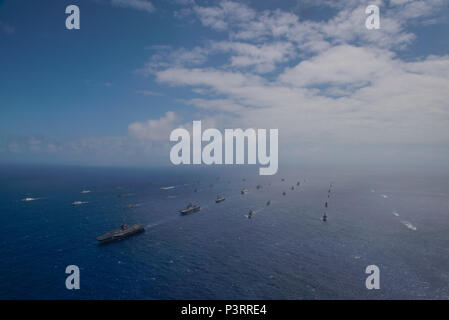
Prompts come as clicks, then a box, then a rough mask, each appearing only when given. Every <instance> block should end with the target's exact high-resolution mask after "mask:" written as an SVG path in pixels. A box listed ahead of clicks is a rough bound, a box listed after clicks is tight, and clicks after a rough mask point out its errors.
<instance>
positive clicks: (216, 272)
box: [0, 166, 449, 299]
mask: <svg viewBox="0 0 449 320" xmlns="http://www.w3.org/2000/svg"><path fill="white" fill-rule="evenodd" d="M281 178H285V181H281ZM243 179H245V181H243ZM298 181H300V182H301V185H300V186H299V187H298V186H297V185H296V183H297V182H298ZM330 182H333V183H334V184H333V187H332V192H331V196H330V199H329V208H328V210H327V215H328V221H327V222H326V223H324V222H322V221H321V220H320V219H321V216H322V214H323V212H324V202H325V201H326V200H327V195H328V188H329V183H330ZM258 184H260V185H262V188H261V189H260V190H258V189H257V188H256V186H257V185H258ZM292 186H294V190H291V187H292ZM448 186H449V174H448V173H447V172H436V171H428V170H427V171H420V170H409V171H407V170H401V171H398V170H361V169H358V170H356V169H346V170H342V169H311V168H307V169H288V170H287V169H286V170H280V172H279V173H278V174H277V175H275V176H270V177H261V176H258V174H257V169H255V168H254V167H247V168H244V169H234V168H228V169H226V170H215V169H204V168H197V169H185V168H183V169H181V168H175V169H173V168H170V169H168V168H165V169H164V168H162V169H119V168H82V167H56V166H55V167H51V166H39V167H38V166H36V167H33V166H30V167H25V166H9V167H7V166H5V167H2V168H1V169H0V208H1V213H0V225H1V232H0V234H1V236H0V257H1V258H0V298H1V299H390V298H392V299H417V298H424V299H447V298H449V232H448V231H449V210H448V208H449V191H448V190H449V189H448ZM161 187H173V188H167V189H165V190H163V189H161ZM245 187H246V188H248V189H249V192H248V193H247V194H245V195H241V194H240V190H241V189H242V188H245ZM83 189H88V190H90V191H91V192H90V193H87V194H81V193H80V192H81V191H82V190H83ZM195 189H198V192H194V190H195ZM284 191H285V192H286V195H285V196H283V195H282V192H284ZM121 193H122V194H126V196H122V197H119V196H118V195H119V194H121ZM217 194H219V195H222V196H224V197H226V200H225V201H224V202H222V203H219V204H216V203H215V201H214V199H215V197H216V196H217ZM25 197H33V198H37V200H35V201H30V202H22V201H21V199H23V198H25ZM268 200H271V205H270V206H267V205H266V202H267V201H268ZM73 201H83V202H86V203H84V204H82V205H79V206H72V205H71V203H72V202H73ZM189 202H193V203H198V204H200V205H201V211H200V212H197V213H193V214H190V215H187V216H180V215H179V214H178V213H177V210H179V209H181V208H183V207H185V206H186V205H187V203H189ZM129 204H132V205H134V207H132V208H125V206H126V205H129ZM249 210H254V211H255V215H254V216H253V218H252V219H247V217H246V215H247V214H248V212H249ZM123 220H125V221H126V222H127V223H128V224H134V223H141V224H144V225H145V226H146V231H145V232H144V233H142V234H140V235H136V236H134V237H131V238H129V239H127V240H124V241H120V242H116V243H111V244H108V245H98V244H97V241H96V239H95V238H96V237H97V236H99V235H101V234H103V233H106V232H108V231H110V230H114V229H117V228H118V227H119V226H120V224H121V223H122V221H123ZM371 264H375V265H377V266H378V267H379V268H380V279H381V280H380V286H381V288H380V290H367V289H366V287H365V279H366V277H367V276H368V275H367V274H365V268H366V267H367V266H368V265H371ZM68 265H77V266H78V267H79V268H80V271H81V277H80V285H81V289H80V290H71V291H70V290H67V289H66V288H65V279H66V277H67V275H66V274H65V268H66V266H68Z"/></svg>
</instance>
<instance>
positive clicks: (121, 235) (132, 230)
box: [97, 223, 145, 244]
mask: <svg viewBox="0 0 449 320" xmlns="http://www.w3.org/2000/svg"><path fill="white" fill-rule="evenodd" d="M143 231H145V227H144V226H143V225H141V224H135V225H132V226H128V225H126V224H125V223H123V224H122V225H121V227H120V229H117V230H114V231H111V232H108V233H105V234H104V235H102V236H99V237H98V238H97V240H98V241H99V242H100V244H101V243H107V242H112V241H118V240H123V239H125V238H128V237H130V236H132V235H135V234H138V233H141V232H143Z"/></svg>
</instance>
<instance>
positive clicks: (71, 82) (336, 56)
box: [0, 0, 449, 165]
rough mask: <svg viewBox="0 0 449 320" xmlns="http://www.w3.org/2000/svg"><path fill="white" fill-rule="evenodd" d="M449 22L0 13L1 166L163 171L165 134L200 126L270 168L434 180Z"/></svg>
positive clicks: (132, 5)
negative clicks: (428, 168)
mask: <svg viewBox="0 0 449 320" xmlns="http://www.w3.org/2000/svg"><path fill="white" fill-rule="evenodd" d="M373 3H374V4H377V5H379V6H380V8H381V28H380V29H379V30H366V28H365V27H364V22H365V19H366V15H365V14H364V8H365V7H366V6H367V5H368V4H373ZM70 4H76V5H78V6H79V8H80V11H81V29H80V30H67V29H66V28H65V18H66V16H67V15H66V14H65V7H66V6H67V5H70ZM448 17H449V9H448V2H447V1H443V0H427V1H408V0H390V1H388V0H385V1H380V0H372V1H353V0H349V1H328V0H319V1H311V0H306V1H243V2H232V1H221V2H220V1H193V0H192V1H190V0H172V1H151V2H150V1H145V0H90V1H88V0H84V1H75V0H72V1H56V0H54V1H21V0H14V1H11V0H4V1H0V44H1V46H0V47H1V50H0V110H1V117H0V156H1V158H0V161H2V162H7V163H11V162H35V163H41V162H44V163H66V164H94V165H159V164H166V163H168V154H169V151H168V150H169V147H170V144H169V140H168V134H169V132H170V130H172V129H174V128H176V127H179V126H185V127H187V128H188V127H189V125H191V121H192V120H203V123H204V124H205V125H206V126H212V127H217V128H220V129H222V128H238V127H241V128H247V127H257V128H267V129H268V128H278V129H279V131H280V145H279V150H280V162H281V163H287V164H295V163H301V162H304V163H315V162H326V161H329V162H341V163H349V164H350V163H357V162H366V163H371V164H377V163H399V164H401V163H403V162H405V163H409V162H410V163H411V164H423V165H430V164H432V165H435V164H444V163H445V162H447V158H448V148H447V146H448V142H449V141H448V140H449V139H448V138H449V134H448V133H449V132H448V130H447V128H448V120H449V106H448V102H447V101H449V93H448V92H449V85H448V83H449V56H448V54H449V52H448V51H449V35H448V32H447V30H449V28H448V27H449V18H448ZM324 159H326V160H325V161H324Z"/></svg>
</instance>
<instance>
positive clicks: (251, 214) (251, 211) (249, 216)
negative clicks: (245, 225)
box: [248, 210, 254, 219]
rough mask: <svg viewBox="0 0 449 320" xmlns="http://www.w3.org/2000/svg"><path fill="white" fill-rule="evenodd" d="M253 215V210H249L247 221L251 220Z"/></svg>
mask: <svg viewBox="0 0 449 320" xmlns="http://www.w3.org/2000/svg"><path fill="white" fill-rule="evenodd" d="M253 215H254V211H253V210H249V213H248V219H251V218H252V216H253Z"/></svg>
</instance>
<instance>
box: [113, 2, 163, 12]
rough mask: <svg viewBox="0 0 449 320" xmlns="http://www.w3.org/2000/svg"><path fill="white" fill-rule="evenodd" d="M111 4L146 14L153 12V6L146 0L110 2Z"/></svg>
mask: <svg viewBox="0 0 449 320" xmlns="http://www.w3.org/2000/svg"><path fill="white" fill-rule="evenodd" d="M111 3H112V4H113V5H115V6H118V7H124V8H132V9H137V10H143V11H147V12H153V11H154V6H153V4H152V3H151V2H150V1H148V0H111Z"/></svg>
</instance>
